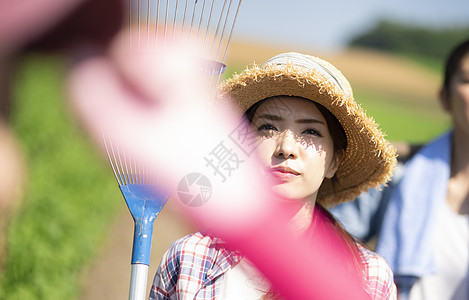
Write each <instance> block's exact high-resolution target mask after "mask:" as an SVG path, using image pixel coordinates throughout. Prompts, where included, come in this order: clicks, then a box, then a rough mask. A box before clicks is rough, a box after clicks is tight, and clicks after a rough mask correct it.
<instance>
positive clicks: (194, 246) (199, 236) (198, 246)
mask: <svg viewBox="0 0 469 300" xmlns="http://www.w3.org/2000/svg"><path fill="white" fill-rule="evenodd" d="M217 242H218V239H217V238H213V237H211V236H210V235H207V234H204V233H202V232H195V233H191V234H188V235H186V236H184V237H182V238H180V239H177V240H176V241H174V242H173V244H172V245H171V247H170V248H169V249H168V251H167V252H169V253H180V252H194V253H198V252H206V249H207V248H212V247H214V245H216V244H217Z"/></svg>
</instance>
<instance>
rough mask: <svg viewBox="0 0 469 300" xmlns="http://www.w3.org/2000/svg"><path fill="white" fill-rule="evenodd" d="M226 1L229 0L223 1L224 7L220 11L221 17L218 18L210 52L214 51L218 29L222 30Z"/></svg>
mask: <svg viewBox="0 0 469 300" xmlns="http://www.w3.org/2000/svg"><path fill="white" fill-rule="evenodd" d="M226 1H227V0H225V1H224V2H223V8H222V10H221V13H220V18H219V19H218V24H217V29H216V30H215V35H214V36H213V40H212V45H211V46H210V52H209V54H211V53H212V50H213V46H214V44H215V41H216V40H217V36H218V31H219V30H220V23H221V20H222V18H223V15H224V13H225V7H226Z"/></svg>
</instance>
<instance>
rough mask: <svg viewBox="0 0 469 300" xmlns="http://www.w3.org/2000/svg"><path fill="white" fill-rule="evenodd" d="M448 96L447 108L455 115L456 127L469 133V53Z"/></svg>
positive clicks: (452, 81) (454, 78)
mask: <svg viewBox="0 0 469 300" xmlns="http://www.w3.org/2000/svg"><path fill="white" fill-rule="evenodd" d="M448 97H449V99H448V107H447V109H448V110H449V111H450V112H451V114H452V116H453V123H454V126H455V129H457V130H461V131H463V132H464V133H466V135H469V53H468V54H466V55H465V57H464V58H463V59H462V60H461V64H460V67H459V69H458V71H457V72H456V73H455V74H454V76H453V78H452V79H451V83H450V90H449V92H448Z"/></svg>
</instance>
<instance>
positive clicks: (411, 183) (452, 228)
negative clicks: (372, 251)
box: [333, 40, 469, 300]
mask: <svg viewBox="0 0 469 300" xmlns="http://www.w3.org/2000/svg"><path fill="white" fill-rule="evenodd" d="M439 99H440V101H441V104H442V107H443V109H444V110H445V111H446V112H448V113H449V114H450V116H451V119H452V128H451V129H450V130H449V131H448V132H446V133H444V134H443V135H441V136H440V137H438V138H436V139H435V140H433V141H431V142H429V143H428V144H427V145H425V146H423V147H422V148H421V149H420V150H419V151H418V152H417V153H416V154H415V155H414V156H413V157H412V158H411V159H410V160H409V161H408V162H407V163H406V164H405V165H402V166H401V167H400V168H399V170H400V171H399V172H398V173H397V176H396V177H395V178H394V179H393V181H392V183H391V185H390V186H389V187H388V188H385V189H384V190H383V191H381V192H380V191H378V190H373V191H371V192H370V193H367V194H363V195H361V196H359V198H358V199H357V201H356V203H355V204H353V205H348V204H346V205H343V206H337V207H336V208H335V209H333V213H334V215H335V216H336V217H337V218H338V219H339V220H341V221H342V222H343V223H344V224H345V227H347V228H350V229H351V231H352V232H355V233H357V234H358V235H360V237H361V238H364V239H369V238H370V237H371V236H372V235H373V231H374V234H376V237H375V242H376V251H377V252H378V253H380V254H381V255H383V256H384V258H385V259H386V261H387V262H388V263H389V264H390V266H391V267H392V269H393V272H394V276H395V282H396V284H397V287H398V291H399V299H403V300H406V299H409V300H432V299H435V300H436V299H438V300H450V299H451V300H462V299H469V280H468V279H469V223H468V222H469V40H466V41H463V42H462V43H460V44H459V45H457V46H456V47H454V49H453V50H452V51H451V53H450V54H449V56H448V58H447V61H446V65H445V70H444V81H443V84H442V88H441V91H440V95H439ZM380 199H381V203H380ZM370 203H372V205H370ZM357 216H358V217H357ZM370 225H371V226H370ZM377 228H378V230H377Z"/></svg>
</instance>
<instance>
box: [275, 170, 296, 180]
mask: <svg viewBox="0 0 469 300" xmlns="http://www.w3.org/2000/svg"><path fill="white" fill-rule="evenodd" d="M270 173H271V174H272V177H273V178H274V179H277V180H290V179H293V178H296V177H298V176H299V175H300V173H298V172H297V171H295V170H293V169H291V168H288V167H277V168H272V169H271V172H270Z"/></svg>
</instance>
